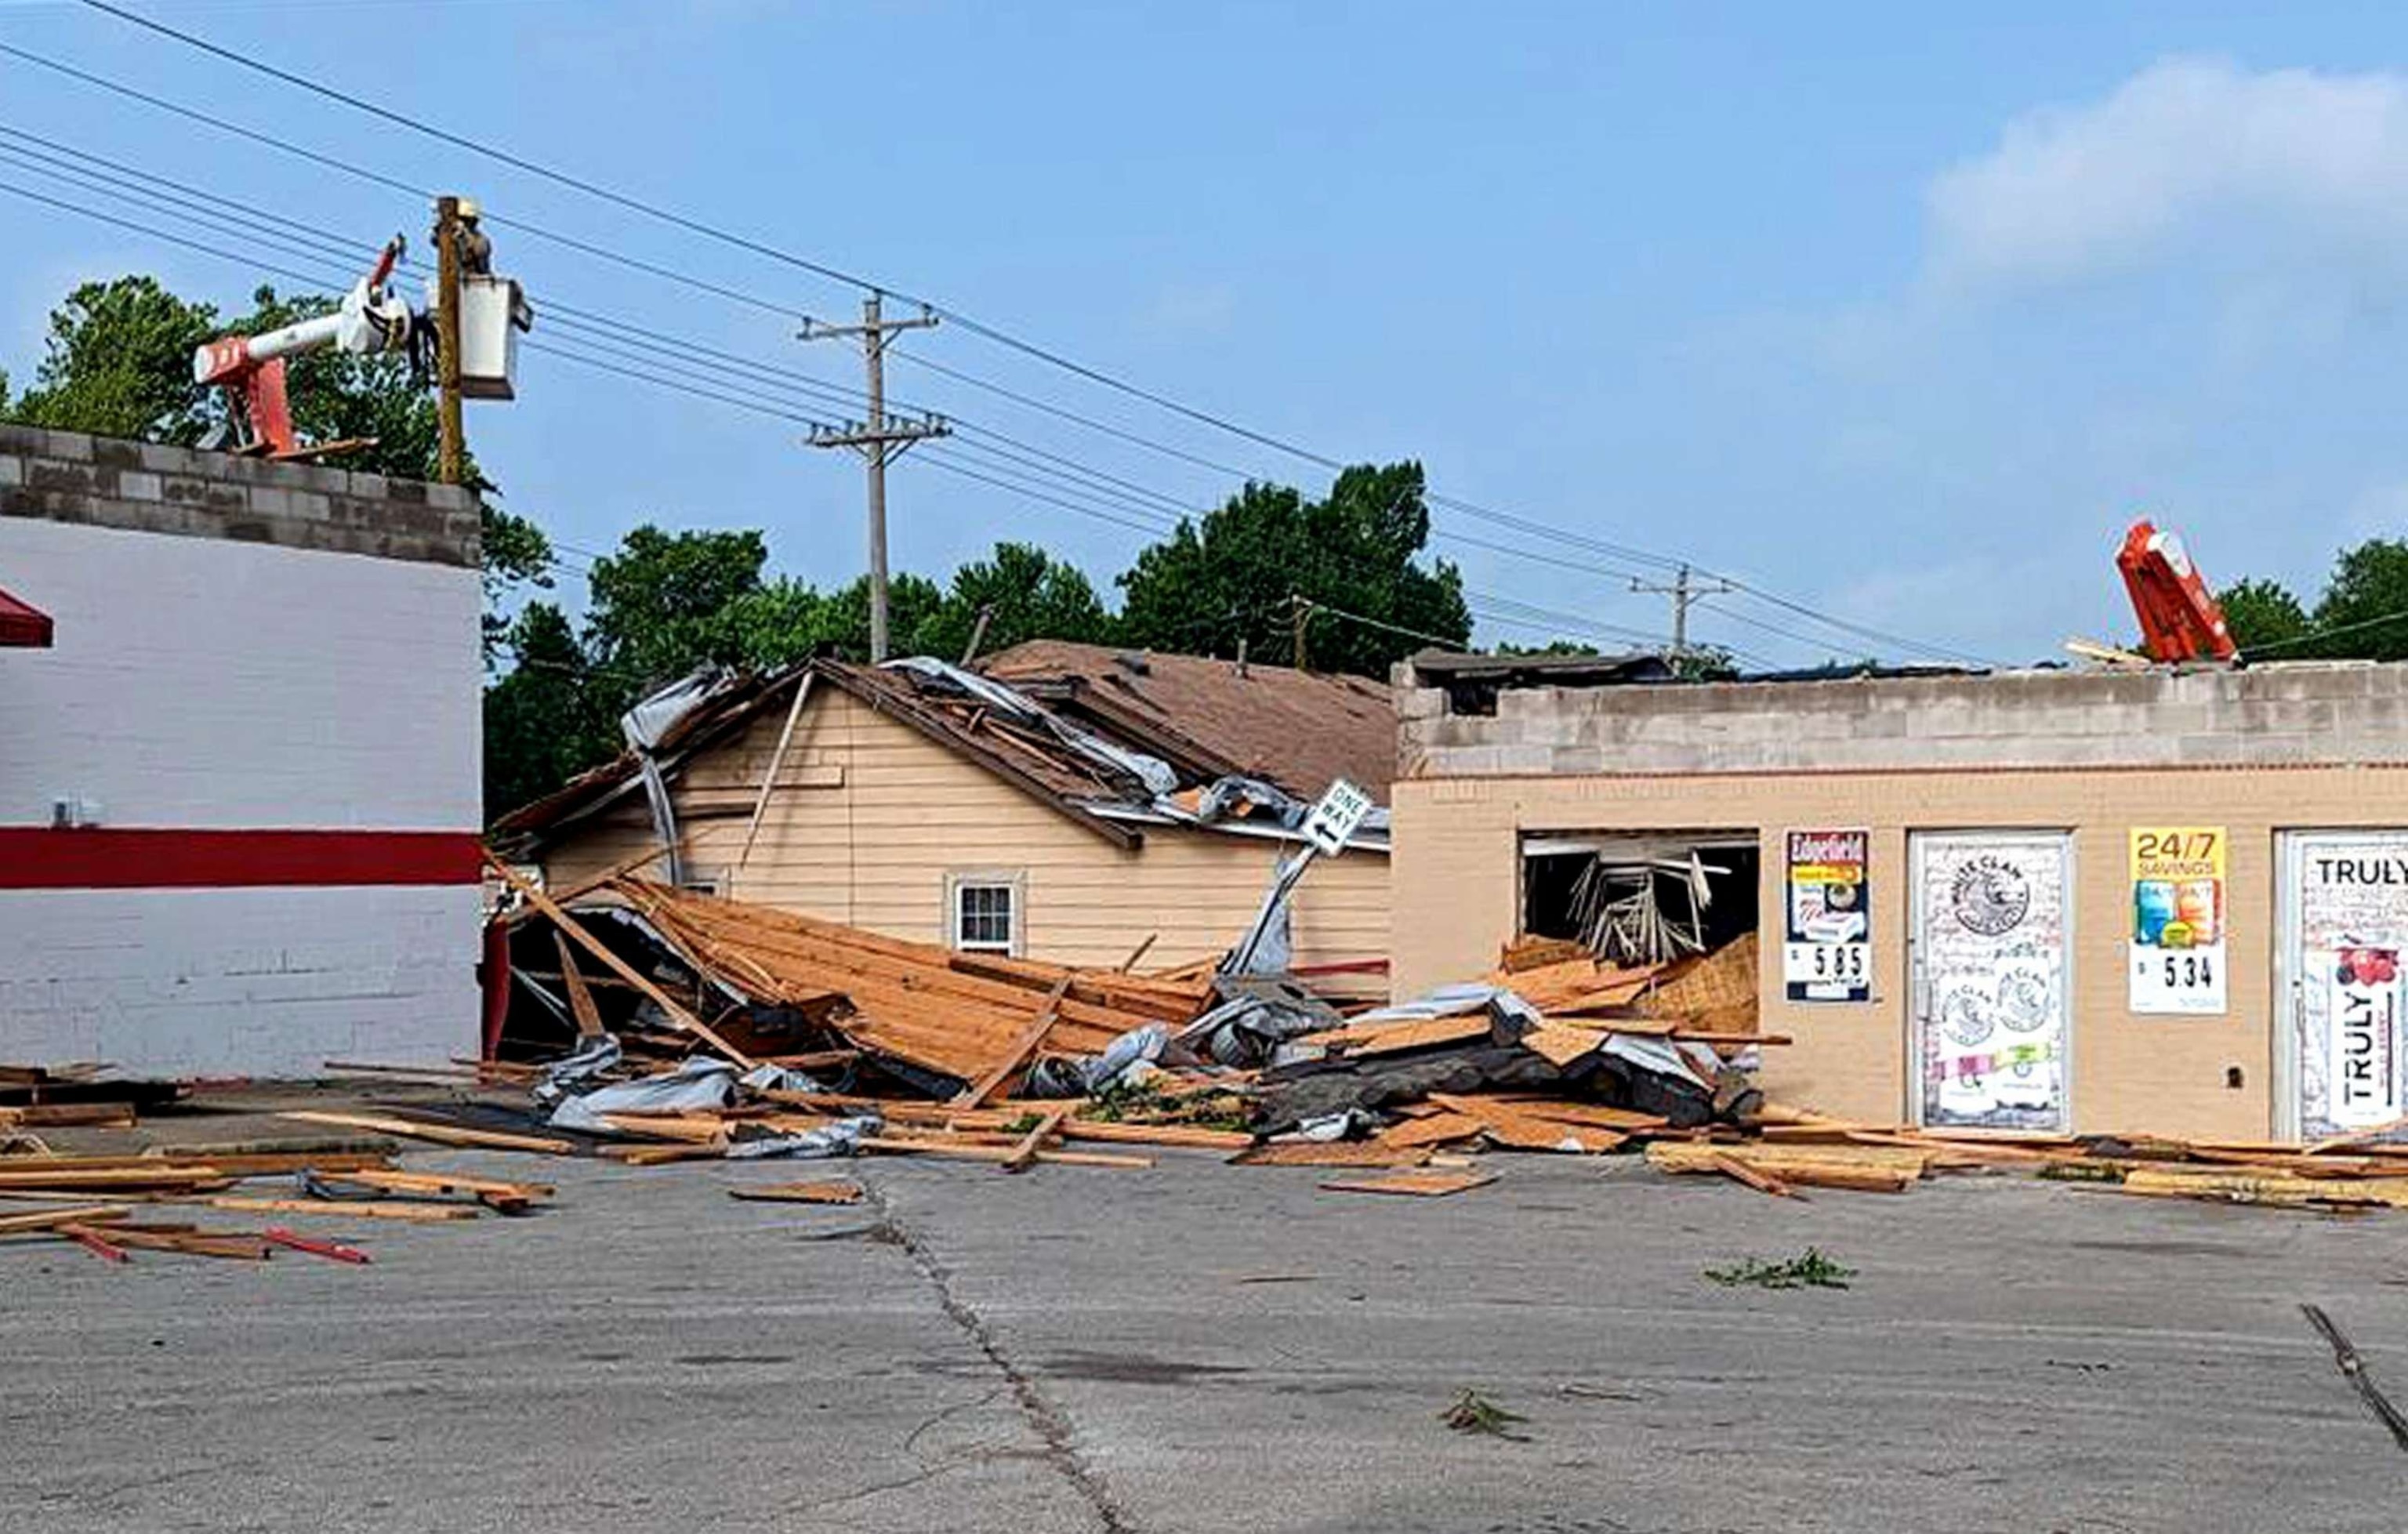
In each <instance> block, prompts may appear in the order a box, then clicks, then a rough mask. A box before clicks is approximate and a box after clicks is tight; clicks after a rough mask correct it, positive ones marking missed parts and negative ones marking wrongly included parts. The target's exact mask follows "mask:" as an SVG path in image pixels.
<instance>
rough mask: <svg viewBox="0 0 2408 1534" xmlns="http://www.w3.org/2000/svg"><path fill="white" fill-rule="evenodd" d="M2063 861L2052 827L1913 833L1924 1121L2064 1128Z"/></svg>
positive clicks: (2064, 849) (2062, 843) (2066, 859)
mask: <svg viewBox="0 0 2408 1534" xmlns="http://www.w3.org/2000/svg"><path fill="white" fill-rule="evenodd" d="M2070 858H2071V853H2070V850H2069V845H2068V842H2067V839H2066V838H2065V837H2064V836H2063V835H2061V834H2057V833H2051V832H1971V831H1969V832H1943V833H1923V834H1918V835H1916V836H1915V838H1914V854H1913V858H1912V862H1913V865H1914V981H1915V987H1914V988H1915V1011H1916V1020H1915V1040H1916V1055H1917V1067H1918V1074H1919V1075H1920V1077H1921V1081H1920V1082H1919V1086H1920V1097H1921V1102H1920V1103H1919V1105H1918V1106H1919V1108H1920V1110H1921V1121H1922V1122H1923V1123H1925V1124H1929V1125H1965V1126H1971V1127H1981V1128H1992V1129H2061V1128H2063V1127H2064V1125H2065V1086H2066V1081H2065V1066H2066V1059H2065V1029H2066V1010H2067V1009H2066V951H2067V939H2068V937H2069V926H2070V918H2071V911H2070V908H2069V902H2068V899H2067V896H2068V894H2069V886H2070V883H2071V881H2070V879H2069V878H2068V873H2069V871H2070V869H2069V863H2070Z"/></svg>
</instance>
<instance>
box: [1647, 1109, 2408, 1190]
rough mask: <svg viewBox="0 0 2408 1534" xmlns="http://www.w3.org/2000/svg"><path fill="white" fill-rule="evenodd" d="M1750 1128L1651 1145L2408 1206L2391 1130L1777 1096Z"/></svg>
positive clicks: (1795, 1163) (1716, 1157) (1703, 1164)
mask: <svg viewBox="0 0 2408 1534" xmlns="http://www.w3.org/2000/svg"><path fill="white" fill-rule="evenodd" d="M1752 1127H1753V1130H1754V1133H1753V1135H1752V1137H1750V1138H1744V1139H1742V1137H1741V1135H1740V1133H1739V1132H1738V1131H1736V1130H1729V1129H1720V1128H1718V1129H1717V1130H1715V1131H1714V1132H1713V1133H1712V1134H1710V1135H1709V1136H1707V1137H1705V1138H1701V1139H1699V1140H1695V1141H1693V1142H1689V1143H1678V1144H1675V1143H1663V1142H1659V1143H1656V1144H1651V1145H1649V1146H1648V1147H1647V1151H1646V1154H1647V1161H1648V1164H1649V1165H1650V1166H1652V1167H1654V1168H1656V1170H1658V1171H1662V1172H1667V1173H1670V1174H1674V1175H1684V1174H1705V1175H1711V1176H1721V1177H1727V1178H1729V1179H1730V1180H1732V1181H1733V1182H1737V1183H1744V1184H1745V1185H1747V1186H1749V1187H1752V1188H1755V1189H1756V1191H1758V1192H1760V1193H1766V1194H1770V1195H1773V1196H1775V1197H1798V1195H1797V1192H1796V1190H1797V1189H1799V1188H1801V1187H1811V1188H1845V1189H1850V1190H1853V1191H1856V1192H1866V1193H1903V1192H1905V1191H1906V1190H1907V1189H1908V1188H1910V1187H1912V1186H1913V1185H1914V1183H1917V1182H1920V1181H1922V1180H1924V1179H1926V1178H1929V1177H1935V1176H1941V1175H1944V1174H1948V1173H1958V1172H1965V1173H1990V1174H1997V1173H2002V1172H2022V1173H2027V1174H2029V1175H2033V1176H2037V1177H2040V1178H2042V1179H2046V1180H2049V1181H2054V1182H2064V1183H2075V1184H2078V1185H2083V1186H2087V1187H2095V1188H2098V1189H2100V1190H2101V1191H2110V1192H2115V1193H2122V1194H2130V1195H2134V1196H2138V1197H2156V1198H2195V1199H2202V1200H2206V1201H2210V1202H2214V1203H2231V1204H2262V1205H2271V1206H2274V1207H2279V1208H2292V1209H2322V1210H2330V1211H2364V1210H2376V1209H2399V1208H2408V1144H2404V1143H2401V1142H2398V1141H2396V1140H2386V1139H2384V1138H2383V1133H2388V1132H2392V1130H2397V1129H2398V1128H2401V1127H2408V1125H2395V1126H2392V1127H2391V1130H2386V1131H2384V1132H2379V1133H2375V1134H2369V1135H2363V1136H2355V1137H2351V1138H2348V1139H2341V1140H2322V1141H2318V1142H2317V1143H2315V1144H2313V1145H2304V1146H2302V1145H2288V1144H2284V1143H2281V1142H2278V1141H2269V1140H2252V1141H2216V1140H2198V1141H2194V1140H2171V1139H2166V1138H2162V1137H2157V1136H2138V1135H2135V1136H2116V1135H2084V1136H2072V1135H2051V1134H2035V1133H2013V1132H2001V1131H1996V1130H1978V1129H1963V1130H1950V1129H1940V1128H1915V1127H1912V1126H1908V1125H1867V1124H1858V1123H1851V1122H1848V1121H1844V1120H1840V1119H1833V1118H1828V1117H1824V1116H1821V1115H1818V1114H1813V1113H1808V1112H1804V1111H1797V1110H1790V1109H1785V1108H1782V1107H1779V1106H1777V1105H1770V1104H1768V1105H1766V1106H1765V1107H1764V1108H1763V1109H1762V1110H1761V1111H1760V1112H1759V1115H1758V1118H1757V1122H1756V1124H1755V1125H1753V1126H1752Z"/></svg>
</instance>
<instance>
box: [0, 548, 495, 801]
mask: <svg viewBox="0 0 2408 1534" xmlns="http://www.w3.org/2000/svg"><path fill="white" fill-rule="evenodd" d="M0 589H5V590H7V591H9V592H12V593H14V594H15V595H18V596H19V597H21V598H22V599H23V600H25V601H27V602H30V603H32V604H33V605H34V606H35V607H36V608H39V609H42V610H43V611H45V612H48V613H49V614H50V616H51V617H52V618H53V619H54V620H56V622H57V630H58V631H57V639H56V646H55V648H53V649H50V650H16V651H5V652H0V825H6V824H18V825H24V824H48V823H49V821H50V802H51V800H52V799H53V798H54V797H56V796H60V795H63V794H76V795H81V796H84V797H87V798H94V799H97V800H99V801H100V802H101V805H102V808H103V810H104V816H105V824H111V825H127V826H133V825H148V826H177V827H191V828H213V827H237V828H239V827H278V828H285V829H295V828H321V827H357V828H363V829H375V830H390V831H409V830H451V831H472V830H475V829H477V828H478V827H479V826H480V824H481V823H482V815H481V803H480V792H481V790H480V781H481V779H480V766H479V751H480V745H479V742H480V724H479V714H478V710H479V707H480V698H481V696H482V673H481V669H480V666H481V662H480V654H479V650H478V639H477V635H478V611H479V605H480V593H479V587H478V580H477V572H476V571H474V570H470V569H462V568H458V567H455V566H446V565H433V564H422V563H416V562H411V561H404V560H393V559H376V558H369V557H366V556H363V555H359V554H344V553H325V552H314V551H307V550H296V549H286V548H279V547H277V546H274V545H269V544H260V543H242V542H234V541H229V540H226V539H220V538H178V537H173V536H169V535H165V534H160V533H139V532H123V531H119V530H116V529H111V528H99V527H90V526H82V525H78V524H75V523H55V522H47V521H39V520H35V519H29V518H17V517H6V518H0Z"/></svg>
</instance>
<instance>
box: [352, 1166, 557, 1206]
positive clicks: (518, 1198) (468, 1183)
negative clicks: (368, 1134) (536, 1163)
mask: <svg viewBox="0 0 2408 1534" xmlns="http://www.w3.org/2000/svg"><path fill="white" fill-rule="evenodd" d="M328 1175H329V1176H334V1175H337V1174H334V1173H329V1174H328ZM340 1180H341V1181H343V1182H345V1183H357V1184H358V1185H359V1186H361V1187H364V1188H380V1189H382V1190H383V1191H385V1192H387V1193H414V1194H420V1195H426V1196H437V1195H443V1194H466V1195H468V1196H470V1197H477V1198H502V1199H509V1200H512V1201H515V1202H518V1203H523V1204H532V1203H539V1202H541V1201H542V1200H544V1199H547V1198H550V1197H552V1193H553V1189H552V1184H551V1183H509V1182H504V1181H503V1180H502V1179H500V1178H495V1177H458V1176H454V1175H452V1174H451V1173H449V1172H403V1171H378V1170H363V1171H357V1172H351V1173H347V1174H342V1175H341V1178H340Z"/></svg>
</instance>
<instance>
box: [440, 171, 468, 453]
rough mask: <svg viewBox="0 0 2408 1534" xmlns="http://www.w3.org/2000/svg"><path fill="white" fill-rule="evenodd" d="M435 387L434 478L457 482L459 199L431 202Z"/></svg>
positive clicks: (462, 444)
mask: <svg viewBox="0 0 2408 1534" xmlns="http://www.w3.org/2000/svg"><path fill="white" fill-rule="evenodd" d="M435 306H436V308H435V339H436V361H435V381H436V388H437V396H436V399H437V412H438V415H439V417H440V419H441V422H442V432H443V437H442V444H441V447H440V449H439V450H438V453H437V458H436V468H435V477H436V478H437V479H438V480H442V481H443V482H444V483H445V484H447V485H456V484H458V483H459V482H460V476H461V472H462V465H463V463H464V462H465V461H466V457H467V445H466V441H465V439H464V437H463V434H462V431H461V427H460V199H459V198H457V197H437V198H436V199H435Z"/></svg>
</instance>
